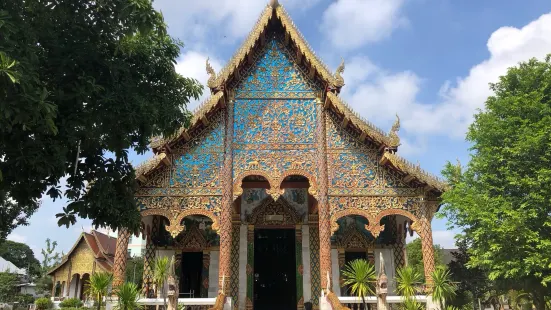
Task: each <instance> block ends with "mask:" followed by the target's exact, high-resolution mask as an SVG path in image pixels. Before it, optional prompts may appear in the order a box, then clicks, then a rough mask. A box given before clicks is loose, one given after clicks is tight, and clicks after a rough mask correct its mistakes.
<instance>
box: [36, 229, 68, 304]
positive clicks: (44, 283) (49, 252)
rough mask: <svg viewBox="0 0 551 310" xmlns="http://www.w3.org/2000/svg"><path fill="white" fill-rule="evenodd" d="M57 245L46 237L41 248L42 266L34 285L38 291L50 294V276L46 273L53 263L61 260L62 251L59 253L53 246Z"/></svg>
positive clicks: (55, 263)
mask: <svg viewBox="0 0 551 310" xmlns="http://www.w3.org/2000/svg"><path fill="white" fill-rule="evenodd" d="M56 247H57V242H56V241H54V242H52V241H51V240H50V239H49V238H48V239H46V248H45V249H42V257H43V259H42V266H41V268H42V269H41V275H40V277H39V278H38V279H37V280H36V287H37V290H38V291H39V292H42V293H45V294H50V292H51V291H52V286H53V285H54V284H53V282H52V278H51V277H50V276H49V275H48V271H50V270H51V269H52V268H53V267H54V266H55V265H57V264H59V263H60V262H61V259H62V258H63V252H62V253H61V254H60V253H58V252H56V250H55V248H56Z"/></svg>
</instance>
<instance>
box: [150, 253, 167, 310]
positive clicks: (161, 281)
mask: <svg viewBox="0 0 551 310" xmlns="http://www.w3.org/2000/svg"><path fill="white" fill-rule="evenodd" d="M169 268H170V261H169V260H168V257H166V256H164V257H157V258H156V259H155V261H154V262H153V282H154V283H155V286H156V290H157V294H160V295H161V296H162V297H163V304H164V306H165V309H166V306H167V304H166V285H165V282H166V281H167V280H168V273H169Z"/></svg>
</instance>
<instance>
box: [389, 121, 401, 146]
mask: <svg viewBox="0 0 551 310" xmlns="http://www.w3.org/2000/svg"><path fill="white" fill-rule="evenodd" d="M399 130H400V117H399V116H398V114H396V121H394V124H393V125H392V128H391V129H390V133H389V134H388V136H389V137H390V144H391V146H392V147H398V146H400V137H398V131H399Z"/></svg>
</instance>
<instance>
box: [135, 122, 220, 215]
mask: <svg viewBox="0 0 551 310" xmlns="http://www.w3.org/2000/svg"><path fill="white" fill-rule="evenodd" d="M222 115H223V114H222V112H218V113H217V114H215V115H213V116H212V117H211V118H210V119H209V126H206V127H204V128H202V129H200V130H197V131H196V132H194V134H193V138H192V139H191V140H189V141H186V142H182V143H180V144H178V145H176V146H174V148H173V154H171V155H169V159H170V161H171V163H172V165H170V166H167V167H164V168H162V169H159V170H158V171H155V172H154V173H152V175H151V176H149V177H148V181H147V182H146V183H145V184H144V185H143V186H141V187H140V189H139V190H138V192H137V193H136V196H137V197H138V204H140V202H141V200H143V199H142V198H140V197H150V198H149V199H148V201H149V200H151V197H154V196H159V197H172V196H177V197H184V196H209V195H212V196H219V195H221V193H222V188H221V184H220V167H221V166H222V163H223V160H224V121H223V116H222ZM155 207H162V206H159V205H158V203H155V204H153V205H151V206H150V207H149V208H155ZM165 207H166V206H165ZM182 207H184V206H182ZM213 207H215V206H213ZM218 208H219V206H216V209H218ZM207 209H208V208H207Z"/></svg>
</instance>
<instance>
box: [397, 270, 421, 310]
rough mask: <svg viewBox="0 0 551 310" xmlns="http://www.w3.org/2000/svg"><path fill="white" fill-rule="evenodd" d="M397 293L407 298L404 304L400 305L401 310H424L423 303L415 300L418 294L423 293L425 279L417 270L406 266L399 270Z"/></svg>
mask: <svg viewBox="0 0 551 310" xmlns="http://www.w3.org/2000/svg"><path fill="white" fill-rule="evenodd" d="M396 291H397V293H398V295H400V296H404V297H405V300H404V303H402V304H401V305H400V307H401V309H404V310H420V309H422V306H421V303H419V302H418V301H417V300H415V299H414V296H415V295H416V294H417V293H419V292H422V291H423V277H422V276H421V273H420V272H419V271H418V270H417V269H415V268H413V267H412V266H405V267H402V268H399V269H398V270H397V272H396Z"/></svg>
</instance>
